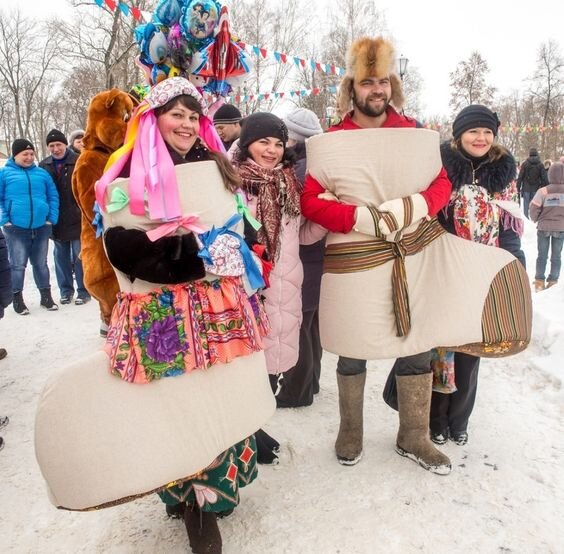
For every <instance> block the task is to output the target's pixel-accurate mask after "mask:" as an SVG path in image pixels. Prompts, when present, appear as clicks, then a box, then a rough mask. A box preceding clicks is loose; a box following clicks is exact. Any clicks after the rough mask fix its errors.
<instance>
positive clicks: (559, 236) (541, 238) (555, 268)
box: [535, 231, 564, 281]
mask: <svg viewBox="0 0 564 554" xmlns="http://www.w3.org/2000/svg"><path fill="white" fill-rule="evenodd" d="M551 243H552V244H551ZM563 243H564V232H563V231H537V250H538V254H537V268H536V273H535V279H539V280H541V281H544V272H545V270H546V262H547V259H548V249H549V248H550V251H551V252H550V273H549V275H548V278H547V280H548V281H558V277H559V276H560V265H561V253H562V244H563Z"/></svg>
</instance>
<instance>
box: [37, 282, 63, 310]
mask: <svg viewBox="0 0 564 554" xmlns="http://www.w3.org/2000/svg"><path fill="white" fill-rule="evenodd" d="M39 292H40V294H41V302H40V305H41V307H43V308H45V309H47V310H49V311H50V312H54V311H55V310H58V309H59V306H57V304H55V302H54V301H53V297H52V296H51V287H47V288H45V289H39Z"/></svg>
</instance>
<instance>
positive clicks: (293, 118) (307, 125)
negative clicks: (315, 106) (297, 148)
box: [284, 108, 323, 142]
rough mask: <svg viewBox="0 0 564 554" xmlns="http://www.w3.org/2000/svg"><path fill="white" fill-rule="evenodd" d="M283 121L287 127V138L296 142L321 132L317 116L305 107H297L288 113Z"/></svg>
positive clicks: (303, 140)
mask: <svg viewBox="0 0 564 554" xmlns="http://www.w3.org/2000/svg"><path fill="white" fill-rule="evenodd" d="M284 123H285V124H286V127H288V138H291V139H294V140H295V141H297V142H305V141H306V139H308V138H309V137H313V136H314V135H320V134H321V133H323V129H322V128H321V125H320V124H319V119H318V118H317V116H316V115H315V114H314V113H313V112H312V111H311V110H308V109H306V108H298V109H297V110H294V111H293V112H291V113H290V114H288V115H287V116H286V117H285V118H284Z"/></svg>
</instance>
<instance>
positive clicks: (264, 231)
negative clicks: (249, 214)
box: [237, 159, 301, 261]
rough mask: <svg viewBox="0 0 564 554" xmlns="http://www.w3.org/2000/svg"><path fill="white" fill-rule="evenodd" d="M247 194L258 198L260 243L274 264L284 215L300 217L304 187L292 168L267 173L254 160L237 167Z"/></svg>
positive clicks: (278, 251)
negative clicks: (260, 224)
mask: <svg viewBox="0 0 564 554" xmlns="http://www.w3.org/2000/svg"><path fill="white" fill-rule="evenodd" d="M237 169H238V172H239V176H240V177H241V181H242V185H241V188H242V189H243V191H244V192H245V193H246V194H247V195H250V196H256V197H257V211H256V218H257V219H258V220H259V221H260V223H262V227H261V229H260V230H259V232H258V238H259V241H260V242H262V244H264V245H265V246H266V249H267V251H268V253H269V255H270V257H271V259H272V260H273V261H276V260H277V259H278V256H279V255H280V230H281V227H282V219H283V216H284V215H287V216H289V217H299V215H300V213H301V212H300V194H301V185H300V183H299V182H298V180H297V179H296V175H295V173H294V170H293V169H292V168H291V167H283V166H282V165H278V166H276V167H275V168H274V169H267V168H264V167H261V166H260V165H258V164H256V163H255V162H253V161H252V160H250V159H249V160H246V161H245V162H243V163H241V164H239V165H238V167H237Z"/></svg>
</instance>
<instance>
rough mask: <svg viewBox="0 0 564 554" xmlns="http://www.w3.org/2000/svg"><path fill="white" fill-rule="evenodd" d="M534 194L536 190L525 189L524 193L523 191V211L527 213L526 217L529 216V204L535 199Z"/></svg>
mask: <svg viewBox="0 0 564 554" xmlns="http://www.w3.org/2000/svg"><path fill="white" fill-rule="evenodd" d="M534 195H535V193H534V192H525V191H523V193H522V196H523V213H524V214H525V217H526V218H528V217H529V204H530V203H531V200H532V199H533V196H534Z"/></svg>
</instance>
